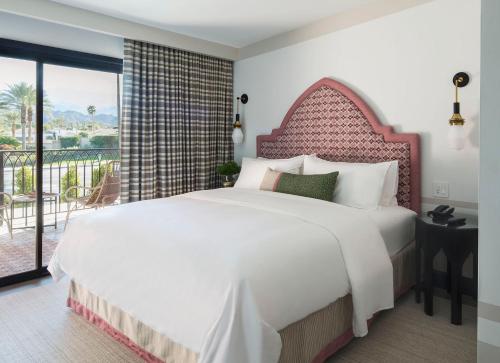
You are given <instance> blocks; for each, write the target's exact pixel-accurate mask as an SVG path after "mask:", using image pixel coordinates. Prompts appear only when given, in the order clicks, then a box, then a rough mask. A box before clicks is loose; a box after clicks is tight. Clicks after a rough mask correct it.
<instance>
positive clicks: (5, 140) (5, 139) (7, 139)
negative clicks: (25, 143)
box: [0, 135, 21, 148]
mask: <svg viewBox="0 0 500 363" xmlns="http://www.w3.org/2000/svg"><path fill="white" fill-rule="evenodd" d="M0 145H10V146H12V147H13V148H17V147H19V145H21V143H20V142H19V141H17V139H16V138H15V137H12V136H5V135H2V136H0Z"/></svg>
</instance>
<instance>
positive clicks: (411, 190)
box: [257, 78, 420, 213]
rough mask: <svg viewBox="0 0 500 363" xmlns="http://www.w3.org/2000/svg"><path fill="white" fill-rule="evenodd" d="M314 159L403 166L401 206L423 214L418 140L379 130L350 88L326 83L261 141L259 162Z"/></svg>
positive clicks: (320, 83) (315, 86)
mask: <svg viewBox="0 0 500 363" xmlns="http://www.w3.org/2000/svg"><path fill="white" fill-rule="evenodd" d="M313 153H316V154H317V155H318V157H320V158H322V159H327V160H332V161H348V162H367V163H374V162H381V161H389V160H399V190H398V195H397V198H398V204H399V205H401V206H404V207H406V208H410V209H412V210H414V211H415V212H417V213H420V139H419V135H418V134H397V133H395V132H394V131H393V130H392V127H391V126H383V125H381V124H380V121H379V120H378V118H377V116H376V115H375V113H374V112H373V111H372V110H371V108H370V107H369V106H368V105H367V104H366V103H365V102H364V101H363V100H362V99H361V98H360V97H359V96H358V95H357V94H356V93H354V91H352V90H351V89H350V88H349V87H347V86H345V85H344V84H342V83H340V82H337V81H334V80H332V79H329V78H323V79H321V80H319V81H318V82H316V83H315V84H313V85H312V86H311V87H309V88H308V89H307V90H306V91H305V92H304V93H303V94H302V95H301V96H300V97H299V98H298V99H297V100H296V101H295V103H294V104H293V105H292V107H291V108H290V110H288V112H287V114H286V116H285V119H284V120H283V122H282V123H281V126H280V128H278V129H274V130H273V131H272V133H271V134H270V135H260V136H257V156H262V157H265V158H270V159H279V158H289V157H292V156H297V155H302V154H313Z"/></svg>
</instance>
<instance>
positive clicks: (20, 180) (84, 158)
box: [0, 149, 120, 218]
mask: <svg viewBox="0 0 500 363" xmlns="http://www.w3.org/2000/svg"><path fill="white" fill-rule="evenodd" d="M119 158H120V152H119V149H54V150H44V151H43V192H46V193H56V194H58V195H57V198H58V203H57V204H56V205H57V206H58V207H57V210H52V208H50V210H49V211H44V214H51V213H54V212H61V211H64V210H66V203H64V202H65V197H64V194H65V192H66V190H67V189H68V188H70V187H72V186H76V185H78V186H83V187H94V186H96V185H97V183H98V182H99V181H100V179H101V177H102V176H103V175H104V172H105V165H106V164H107V162H108V161H110V160H119ZM35 185H36V153H35V151H34V150H0V191H2V192H7V193H10V194H11V195H13V196H15V195H19V194H28V193H32V192H34V191H35ZM30 209H31V210H32V212H31V215H33V213H34V208H30ZM20 217H21V216H19V217H17V216H14V218H20ZM22 217H23V218H24V217H25V215H23V216H22Z"/></svg>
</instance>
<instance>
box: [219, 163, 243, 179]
mask: <svg viewBox="0 0 500 363" xmlns="http://www.w3.org/2000/svg"><path fill="white" fill-rule="evenodd" d="M216 170H217V173H219V175H224V176H231V175H234V174H238V173H239V172H240V170H241V167H240V166H239V165H238V164H236V162H235V161H228V162H227V163H225V164H221V165H218V166H217V169H216Z"/></svg>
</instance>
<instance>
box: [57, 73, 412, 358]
mask: <svg viewBox="0 0 500 363" xmlns="http://www.w3.org/2000/svg"><path fill="white" fill-rule="evenodd" d="M418 140H419V139H418V135H416V134H395V133H393V132H392V129H391V128H390V127H388V126H382V125H381V124H380V123H379V122H378V120H377V118H376V116H375V114H374V113H373V112H372V111H371V110H370V108H369V107H368V106H367V105H366V104H365V103H364V102H363V101H362V100H361V99H360V98H359V96H357V95H356V94H355V93H354V92H353V91H352V90H350V89H349V88H348V87H346V86H345V85H342V84H340V83H339V82H336V81H333V80H330V79H322V80H320V81H318V82H317V83H315V84H314V85H312V86H311V87H309V88H308V89H307V90H306V91H305V92H304V93H303V95H301V96H300V97H299V99H298V100H297V101H296V102H295V103H294V104H293V105H292V107H291V108H290V110H289V112H288V113H287V115H286V116H285V119H284V120H283V123H282V125H281V127H280V128H279V129H276V130H273V132H272V133H271V134H270V135H261V136H258V137H257V156H260V157H265V158H267V159H273V160H274V161H269V162H268V163H269V164H273V163H275V162H276V160H277V159H286V160H288V158H291V157H293V156H297V155H310V154H317V155H318V157H320V158H323V159H325V160H330V161H331V160H334V161H336V162H337V161H341V162H358V163H380V162H391V163H392V161H394V160H397V161H398V167H397V168H396V172H397V174H398V175H397V178H398V181H397V184H396V183H394V189H391V188H389V189H387V190H388V191H389V192H391V193H392V194H394V193H397V195H395V198H393V199H394V200H397V203H398V204H399V205H401V206H404V207H406V208H409V209H412V210H414V211H417V212H418V211H419V208H420V156H419V141H418ZM322 165H326V166H328V165H327V164H324V163H323V164H322ZM370 169H372V168H371V167H370ZM266 170H267V169H266V168H264V170H263V171H262V172H263V173H266ZM287 170H288V169H287ZM303 170H304V174H306V173H305V170H306V168H305V163H304V168H303ZM377 170H378V167H377ZM312 173H316V171H314V170H313V171H312ZM252 175H253V174H252ZM252 175H250V176H252ZM343 175H344V176H345V174H343ZM393 176H395V175H393ZM258 179H259V180H257V184H258V183H260V178H258ZM378 180H381V179H380V178H379V179H378ZM386 180H387V179H386ZM247 181H249V182H253V183H255V180H253V181H252V178H250V179H247ZM364 182H365V184H363V183H364ZM250 184H252V183H250ZM343 184H344V186H343V187H342V189H343V192H344V193H345V191H346V190H350V188H349V187H350V186H353V187H354V186H356V188H358V189H357V190H358V191H359V192H356V193H355V194H353V195H351V196H352V197H354V198H352V199H351V200H350V201H347V202H348V203H353V204H355V205H358V206H361V205H363V206H368V205H370V206H371V207H373V202H375V203H378V199H379V196H374V195H373V194H371V193H368V194H369V195H367V190H368V189H371V188H365V185H367V184H366V180H360V179H359V178H356V179H354V180H353V181H352V182H349V181H347V179H344V181H343ZM383 184H384V185H382V183H380V184H377V185H379V186H380V187H381V188H383V190H385V182H384V183H383ZM368 185H369V186H371V187H373V182H370V183H368ZM240 186H241V185H240ZM345 187H347V189H346V188H345ZM257 188H258V187H257ZM359 188H361V189H359ZM381 193H382V192H381ZM365 194H366V195H365ZM381 195H382V194H380V196H381ZM361 196H367V197H372V198H371V199H370V200H371V202H370V203H365V202H366V201H367V199H366V200H365V199H363V200H360V199H359V197H361ZM393 196H394V195H393ZM382 199H383V198H380V200H382ZM344 201H345V200H344ZM360 202H363V203H360ZM346 204H347V203H346ZM348 205H351V204H348ZM370 209H373V210H363V209H356V208H353V205H351V207H347V206H342V205H340V204H336V203H333V202H330V201H322V200H317V199H310V198H304V197H298V196H293V195H288V194H281V193H275V192H265V191H258V190H246V189H237V188H233V189H217V190H212V191H203V192H195V193H189V194H186V195H182V196H176V197H172V198H168V199H158V200H152V201H145V202H138V203H133V204H129V205H120V206H117V207H113V208H108V209H105V210H100V211H97V212H96V213H93V214H89V215H86V216H82V217H80V218H77V219H75V220H72V221H71V222H70V223H69V226H68V228H67V231H66V233H65V235H64V237H63V239H62V240H61V242H60V244H59V246H58V248H57V249H56V252H55V254H54V256H53V258H52V260H51V262H50V265H49V270H50V272H51V273H52V275H53V276H54V278H56V279H58V278H60V277H62V276H63V275H64V274H66V275H69V277H70V278H71V280H72V283H71V289H70V295H69V298H68V305H69V306H70V307H71V308H73V309H74V310H75V311H76V312H77V313H79V314H82V315H83V316H85V317H86V318H87V319H88V320H90V321H91V322H93V323H94V324H96V325H98V326H99V327H101V328H102V329H104V330H106V331H107V332H108V333H110V334H111V335H112V336H114V337H115V338H117V339H119V340H120V341H122V342H123V343H125V344H127V345H129V346H130V347H132V348H133V349H134V350H135V351H136V352H138V353H139V354H140V355H141V356H142V357H143V358H144V359H146V360H147V361H150V362H159V361H167V362H183V363H195V362H196V363H198V362H200V363H209V362H210V363H234V362H238V363H246V362H248V363H261V362H262V363H264V362H265V363H267V362H270V363H276V362H278V361H279V362H280V363H303V362H311V361H312V362H314V363H317V362H324V360H325V359H326V358H327V357H328V356H330V355H332V354H333V353H335V352H336V351H337V350H338V349H340V347H342V346H343V345H345V344H347V343H348V342H349V341H350V339H352V337H353V335H355V336H363V335H365V334H366V333H367V331H368V324H367V320H369V319H370V318H372V317H373V316H374V314H376V313H377V312H378V311H380V310H383V309H388V308H391V307H393V304H394V296H397V295H399V294H400V293H401V292H402V291H405V290H407V289H408V288H409V287H410V286H411V284H412V283H413V279H412V272H413V269H412V265H413V263H414V258H413V255H412V253H413V244H412V243H411V240H412V235H413V222H412V219H413V217H414V215H415V213H414V212H411V211H409V209H405V208H403V207H384V208H370ZM409 242H410V243H409ZM282 347H283V349H282Z"/></svg>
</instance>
